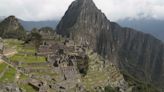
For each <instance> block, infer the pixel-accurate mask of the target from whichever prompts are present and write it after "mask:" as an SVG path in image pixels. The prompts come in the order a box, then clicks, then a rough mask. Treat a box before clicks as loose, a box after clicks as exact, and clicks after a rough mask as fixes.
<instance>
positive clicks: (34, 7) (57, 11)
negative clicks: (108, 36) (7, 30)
mask: <svg viewBox="0 0 164 92" xmlns="http://www.w3.org/2000/svg"><path fill="white" fill-rule="evenodd" d="M72 1H74V0H0V16H9V15H15V16H16V17H18V18H21V19H23V20H27V21H31V20H32V21H40V20H59V19H60V18H61V17H62V16H63V15H64V13H65V11H66V10H67V8H68V6H69V5H70V4H71V2H72ZM93 1H94V2H95V3H96V5H97V7H98V8H99V9H101V10H102V11H103V12H104V13H105V14H106V16H107V17H108V19H110V20H112V21H117V20H119V19H124V18H136V19H137V18H144V17H147V18H151V17H153V18H156V19H164V0H93Z"/></svg>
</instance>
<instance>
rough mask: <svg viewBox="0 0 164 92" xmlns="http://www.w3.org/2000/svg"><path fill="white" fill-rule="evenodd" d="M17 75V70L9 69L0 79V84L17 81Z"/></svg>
mask: <svg viewBox="0 0 164 92" xmlns="http://www.w3.org/2000/svg"><path fill="white" fill-rule="evenodd" d="M15 74H16V70H15V69H13V68H11V67H9V68H8V70H7V71H6V72H5V73H4V75H3V76H2V77H1V78H0V82H4V83H6V82H9V83H11V82H14V80H15Z"/></svg>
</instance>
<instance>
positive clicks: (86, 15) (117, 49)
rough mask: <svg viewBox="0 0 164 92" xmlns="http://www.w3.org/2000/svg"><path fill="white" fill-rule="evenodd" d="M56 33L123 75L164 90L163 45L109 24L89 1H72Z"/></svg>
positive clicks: (129, 30) (152, 38)
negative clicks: (118, 70) (115, 68)
mask: <svg viewBox="0 0 164 92" xmlns="http://www.w3.org/2000/svg"><path fill="white" fill-rule="evenodd" d="M70 16H71V17H70ZM57 32H58V33H59V34H61V35H63V36H65V37H69V38H71V39H72V40H74V41H75V42H76V43H77V44H83V45H88V46H89V47H90V48H92V49H93V50H94V51H96V52H97V53H99V54H100V55H101V56H102V57H104V58H106V59H108V60H109V61H110V62H113V63H114V64H115V65H116V66H117V67H119V69H120V71H122V72H123V73H124V74H126V73H128V74H130V75H131V76H133V77H135V78H137V79H139V80H142V81H144V82H145V83H151V84H153V85H155V86H156V87H159V88H161V89H162V88H163V87H162V84H164V81H163V73H164V71H163V67H164V66H163V64H164V58H163V57H164V44H163V43H162V42H161V41H160V40H158V39H156V38H155V37H153V36H151V35H150V34H145V33H142V32H139V31H136V30H134V29H131V28H123V27H121V26H119V25H118V24H117V23H114V22H110V21H109V20H108V19H107V18H106V16H105V15H104V14H103V13H102V12H101V10H99V9H98V8H96V6H95V4H94V3H93V1H92V0H76V1H74V2H73V3H72V4H71V6H70V7H69V8H68V10H67V11H66V13H65V15H64V17H63V18H62V20H61V21H60V22H59V24H58V26H57Z"/></svg>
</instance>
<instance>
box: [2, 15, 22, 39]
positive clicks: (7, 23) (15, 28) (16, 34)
mask: <svg viewBox="0 0 164 92" xmlns="http://www.w3.org/2000/svg"><path fill="white" fill-rule="evenodd" d="M0 36H1V37H3V38H18V39H23V38H24V36H25V30H24V28H23V27H22V25H21V24H20V23H19V21H18V19H17V18H15V16H9V17H8V18H6V19H4V20H3V21H2V22H1V23H0Z"/></svg>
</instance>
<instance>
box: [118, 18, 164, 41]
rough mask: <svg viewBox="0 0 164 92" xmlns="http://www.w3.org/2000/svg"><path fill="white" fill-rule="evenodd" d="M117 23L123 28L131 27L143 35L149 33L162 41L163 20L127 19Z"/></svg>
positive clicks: (163, 33)
mask: <svg viewBox="0 0 164 92" xmlns="http://www.w3.org/2000/svg"><path fill="white" fill-rule="evenodd" d="M118 23H119V24H120V25H122V26H124V27H131V28H134V29H137V30H139V31H142V32H145V33H150V34H152V35H153V36H155V37H157V38H158V39H160V40H162V41H164V26H163V24H164V20H157V19H153V18H148V19H147V18H141V19H128V18H127V19H123V20H119V21H118Z"/></svg>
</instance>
